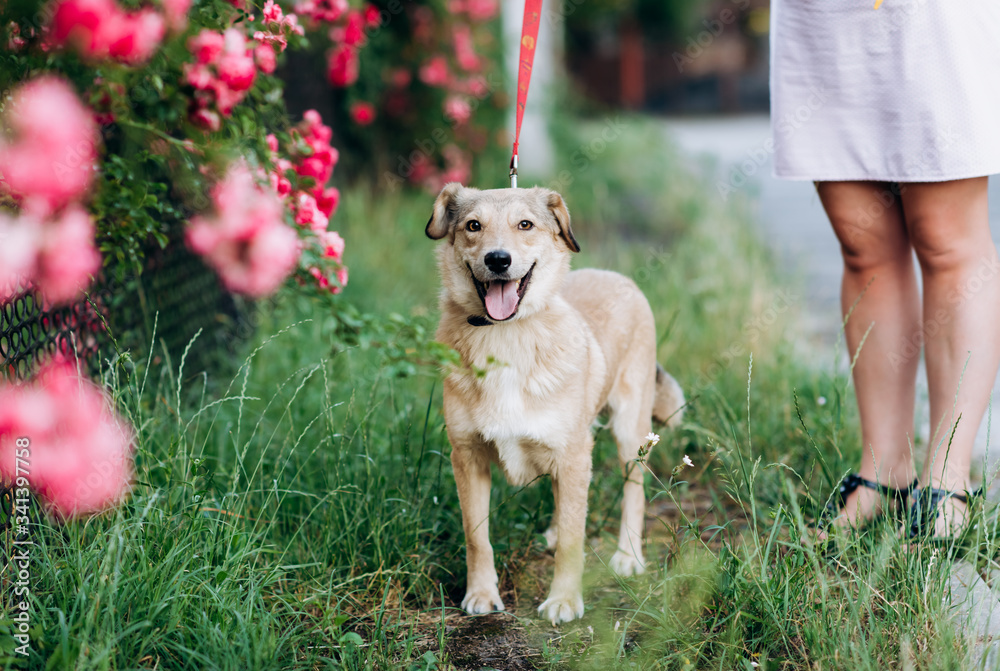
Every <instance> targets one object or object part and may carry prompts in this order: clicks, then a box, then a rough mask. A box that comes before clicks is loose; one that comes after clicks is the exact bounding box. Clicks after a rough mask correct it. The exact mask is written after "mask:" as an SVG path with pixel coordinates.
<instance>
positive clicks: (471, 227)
mask: <svg viewBox="0 0 1000 671" xmlns="http://www.w3.org/2000/svg"><path fill="white" fill-rule="evenodd" d="M482 227H483V225H482V224H480V223H479V222H478V221H476V220H475V219H470V220H469V221H467V222H465V230H467V231H470V232H472V233H475V232H476V231H478V230H479V229H481V228H482Z"/></svg>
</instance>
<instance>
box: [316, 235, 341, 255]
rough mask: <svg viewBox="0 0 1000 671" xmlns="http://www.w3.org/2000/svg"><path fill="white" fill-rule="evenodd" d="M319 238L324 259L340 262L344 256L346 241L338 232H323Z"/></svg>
mask: <svg viewBox="0 0 1000 671" xmlns="http://www.w3.org/2000/svg"><path fill="white" fill-rule="evenodd" d="M317 235H318V236H319V246H320V248H321V249H322V250H323V257H324V258H328V259H333V260H334V261H340V260H341V259H342V258H343V256H344V239H343V238H342V237H340V234H339V233H337V232H336V231H322V232H320V233H318V234H317Z"/></svg>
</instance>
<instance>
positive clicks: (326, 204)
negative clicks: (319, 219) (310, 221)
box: [313, 186, 340, 218]
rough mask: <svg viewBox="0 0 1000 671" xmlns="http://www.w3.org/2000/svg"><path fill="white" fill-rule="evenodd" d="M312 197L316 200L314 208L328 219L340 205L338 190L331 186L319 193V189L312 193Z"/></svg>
mask: <svg viewBox="0 0 1000 671" xmlns="http://www.w3.org/2000/svg"><path fill="white" fill-rule="evenodd" d="M313 196H314V197H315V198H316V207H318V208H319V211H320V212H322V213H323V214H325V215H326V216H327V218H330V217H332V216H333V213H334V212H336V211H337V205H339V204H340V190H339V189H336V188H334V187H332V186H330V187H327V188H325V189H323V190H322V191H320V190H319V189H317V190H315V191H313Z"/></svg>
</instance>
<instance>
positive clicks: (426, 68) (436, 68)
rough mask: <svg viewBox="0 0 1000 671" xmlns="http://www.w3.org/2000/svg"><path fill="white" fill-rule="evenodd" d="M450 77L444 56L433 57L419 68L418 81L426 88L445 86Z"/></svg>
mask: <svg viewBox="0 0 1000 671" xmlns="http://www.w3.org/2000/svg"><path fill="white" fill-rule="evenodd" d="M449 79H450V75H449V74H448V62H447V61H446V60H445V58H444V56H434V57H433V58H431V59H430V60H428V61H427V62H426V63H424V64H423V66H421V68H420V81H422V82H423V83H425V84H427V85H428V86H439V87H440V86H447V84H448V80H449Z"/></svg>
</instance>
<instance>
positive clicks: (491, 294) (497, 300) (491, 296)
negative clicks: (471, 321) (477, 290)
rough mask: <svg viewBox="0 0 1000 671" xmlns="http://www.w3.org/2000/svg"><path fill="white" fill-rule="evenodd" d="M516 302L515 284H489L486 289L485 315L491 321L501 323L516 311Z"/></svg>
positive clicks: (494, 282)
mask: <svg viewBox="0 0 1000 671" xmlns="http://www.w3.org/2000/svg"><path fill="white" fill-rule="evenodd" d="M518 300H519V297H518V295H517V284H516V283H515V282H500V281H493V282H490V285H489V287H488V288H487V289H486V313H487V314H488V315H489V316H490V317H491V318H492V319H496V320H497V321H503V320H504V319H507V318H508V317H510V316H511V315H512V314H514V311H515V310H517V302H518Z"/></svg>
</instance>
